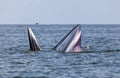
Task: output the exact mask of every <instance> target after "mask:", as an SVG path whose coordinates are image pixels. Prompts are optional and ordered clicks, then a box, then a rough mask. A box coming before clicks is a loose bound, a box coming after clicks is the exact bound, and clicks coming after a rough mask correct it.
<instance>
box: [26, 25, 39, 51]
mask: <svg viewBox="0 0 120 78" xmlns="http://www.w3.org/2000/svg"><path fill="white" fill-rule="evenodd" d="M28 38H29V46H30V50H31V51H39V50H40V47H39V45H38V42H37V39H36V37H35V35H34V33H33V31H32V29H31V28H30V27H28Z"/></svg>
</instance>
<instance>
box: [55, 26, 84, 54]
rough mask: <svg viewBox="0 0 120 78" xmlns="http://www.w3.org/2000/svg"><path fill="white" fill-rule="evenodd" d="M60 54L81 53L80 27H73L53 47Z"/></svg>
mask: <svg viewBox="0 0 120 78" xmlns="http://www.w3.org/2000/svg"><path fill="white" fill-rule="evenodd" d="M54 49H55V50H56V51H61V52H81V51H82V49H81V30H80V25H79V24H78V25H77V26H75V27H74V28H73V29H72V30H71V31H70V32H69V33H68V34H67V35H66V36H65V37H64V38H63V39H62V40H61V41H60V42H59V43H58V44H57V45H56V46H55V47H54Z"/></svg>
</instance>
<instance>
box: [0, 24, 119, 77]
mask: <svg viewBox="0 0 120 78" xmlns="http://www.w3.org/2000/svg"><path fill="white" fill-rule="evenodd" d="M74 26H75V25H67V24H66V25H0V78H120V25H82V26H81V31H82V48H83V52H82V53H64V52H57V51H54V50H52V48H53V47H54V46H55V45H56V44H57V42H59V41H60V40H61V38H63V37H64V36H65V35H66V34H67V33H68V32H69V31H70V30H71V29H72V28H73V27H74ZM27 27H31V28H32V30H33V32H34V34H35V36H36V38H37V40H38V42H39V45H40V47H41V48H42V50H41V51H38V52H30V51H29V42H28V35H27ZM86 47H89V48H86Z"/></svg>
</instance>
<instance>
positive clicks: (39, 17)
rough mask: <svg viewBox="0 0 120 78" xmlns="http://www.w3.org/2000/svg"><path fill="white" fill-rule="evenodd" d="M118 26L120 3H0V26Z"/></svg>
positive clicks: (22, 0) (14, 0) (73, 0)
mask: <svg viewBox="0 0 120 78" xmlns="http://www.w3.org/2000/svg"><path fill="white" fill-rule="evenodd" d="M35 22H40V23H41V24H77V23H79V24H120V0H0V24H34V23H35Z"/></svg>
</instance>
